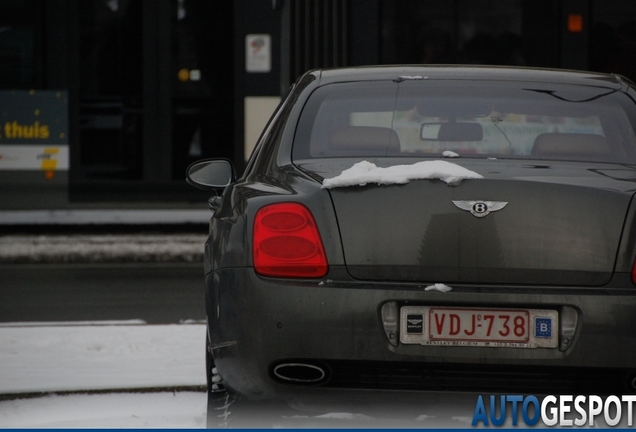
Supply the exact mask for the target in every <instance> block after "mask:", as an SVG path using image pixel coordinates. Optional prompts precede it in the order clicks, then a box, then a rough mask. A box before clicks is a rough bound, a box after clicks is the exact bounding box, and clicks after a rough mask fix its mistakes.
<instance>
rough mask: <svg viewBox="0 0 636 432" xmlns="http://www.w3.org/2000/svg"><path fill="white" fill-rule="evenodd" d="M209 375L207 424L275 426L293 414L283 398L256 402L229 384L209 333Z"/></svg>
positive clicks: (206, 369)
mask: <svg viewBox="0 0 636 432" xmlns="http://www.w3.org/2000/svg"><path fill="white" fill-rule="evenodd" d="M205 372H206V373H205V375H206V381H207V412H206V422H205V425H206V427H207V428H209V429H219V428H272V427H276V426H280V425H281V422H282V423H285V421H284V419H285V417H286V416H289V415H292V414H293V412H294V410H292V409H291V408H290V407H289V405H287V404H286V403H284V402H280V401H263V402H253V401H250V400H248V399H245V398H243V397H241V396H240V395H237V394H235V393H233V392H232V391H231V390H230V389H228V388H226V387H225V384H224V382H223V379H222V378H221V376H220V375H219V373H218V371H217V369H216V365H215V363H214V357H213V355H212V348H211V346H210V341H209V340H208V338H207V335H206V349H205Z"/></svg>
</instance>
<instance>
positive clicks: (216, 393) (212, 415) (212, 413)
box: [205, 335, 236, 429]
mask: <svg viewBox="0 0 636 432" xmlns="http://www.w3.org/2000/svg"><path fill="white" fill-rule="evenodd" d="M205 377H206V381H207V412H206V422H205V425H206V427H207V428H214V429H217V428H226V427H229V426H228V421H229V416H230V414H231V412H230V409H229V408H230V406H231V405H232V403H233V402H234V401H235V399H236V397H235V396H234V395H232V394H231V393H230V392H229V391H228V390H227V389H226V388H225V385H224V384H223V380H222V379H221V376H220V375H219V374H218V372H217V370H216V365H215V363H214V357H212V347H211V346H210V341H209V339H208V337H207V335H206V337H205Z"/></svg>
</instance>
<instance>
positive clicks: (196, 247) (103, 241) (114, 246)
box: [0, 234, 207, 264]
mask: <svg viewBox="0 0 636 432" xmlns="http://www.w3.org/2000/svg"><path fill="white" fill-rule="evenodd" d="M206 238H207V235H206V234H139V235H117V234H104V235H81V234H79V235H40V236H33V235H6V236H0V262H2V263H5V264H23V263H104V262H192V263H197V262H203V249H204V245H205V240H206Z"/></svg>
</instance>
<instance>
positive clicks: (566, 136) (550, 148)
mask: <svg viewBox="0 0 636 432" xmlns="http://www.w3.org/2000/svg"><path fill="white" fill-rule="evenodd" d="M609 150H610V149H609V146H608V144H607V140H606V139H605V137H604V136H602V135H592V134H578V133H544V134H541V135H539V136H537V138H536V139H535V140H534V145H533V146H532V155H534V156H540V157H542V156H574V157H576V156H583V157H584V156H608V155H609V154H610V151H609Z"/></svg>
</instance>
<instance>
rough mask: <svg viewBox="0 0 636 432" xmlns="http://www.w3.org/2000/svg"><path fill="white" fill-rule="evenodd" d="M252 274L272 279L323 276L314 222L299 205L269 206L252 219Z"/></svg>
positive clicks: (322, 254) (323, 261)
mask: <svg viewBox="0 0 636 432" xmlns="http://www.w3.org/2000/svg"><path fill="white" fill-rule="evenodd" d="M253 241H254V242H253V243H254V244H253V258H254V269H255V270H256V273H258V274H260V275H263V276H273V277H297V278H319V277H323V276H324V275H326V274H327V270H328V265H327V256H326V255H325V249H324V247H323V245H322V240H321V238H320V233H319V232H318V227H317V226H316V221H315V220H314V217H313V216H312V214H311V212H310V211H309V209H308V208H307V207H305V206H304V205H302V204H299V203H279V204H270V205H268V206H265V207H263V208H261V209H260V210H259V211H258V212H257V213H256V217H255V218H254V238H253Z"/></svg>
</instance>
